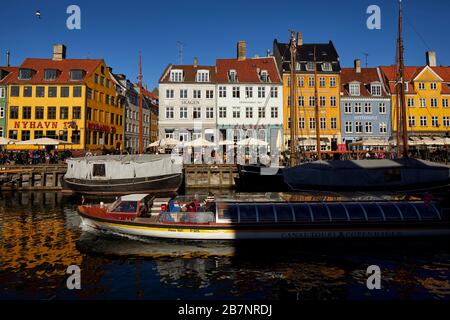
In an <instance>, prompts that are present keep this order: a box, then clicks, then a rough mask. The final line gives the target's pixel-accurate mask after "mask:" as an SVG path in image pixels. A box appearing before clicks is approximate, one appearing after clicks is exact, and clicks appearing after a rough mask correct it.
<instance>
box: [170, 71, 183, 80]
mask: <svg viewBox="0 0 450 320" xmlns="http://www.w3.org/2000/svg"><path fill="white" fill-rule="evenodd" d="M170 81H171V82H182V81H183V71H181V70H172V71H171V72H170Z"/></svg>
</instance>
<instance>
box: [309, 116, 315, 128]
mask: <svg viewBox="0 0 450 320" xmlns="http://www.w3.org/2000/svg"><path fill="white" fill-rule="evenodd" d="M309 128H310V129H315V128H316V119H315V118H309Z"/></svg>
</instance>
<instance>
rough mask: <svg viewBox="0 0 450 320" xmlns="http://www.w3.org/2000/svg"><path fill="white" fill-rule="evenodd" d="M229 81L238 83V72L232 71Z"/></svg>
mask: <svg viewBox="0 0 450 320" xmlns="http://www.w3.org/2000/svg"><path fill="white" fill-rule="evenodd" d="M228 79H229V80H230V82H236V70H230V72H229V74H228Z"/></svg>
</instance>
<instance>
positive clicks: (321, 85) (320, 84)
mask: <svg viewBox="0 0 450 320" xmlns="http://www.w3.org/2000/svg"><path fill="white" fill-rule="evenodd" d="M319 86H320V87H321V88H324V87H325V78H324V77H320V78H319Z"/></svg>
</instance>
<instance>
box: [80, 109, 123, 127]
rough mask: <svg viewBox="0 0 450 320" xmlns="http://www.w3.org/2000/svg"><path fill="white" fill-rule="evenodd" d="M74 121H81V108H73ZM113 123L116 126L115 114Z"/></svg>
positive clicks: (112, 116)
mask: <svg viewBox="0 0 450 320" xmlns="http://www.w3.org/2000/svg"><path fill="white" fill-rule="evenodd" d="M72 119H74V120H78V119H81V107H73V108H72ZM111 123H112V124H114V114H113V113H111Z"/></svg>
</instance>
